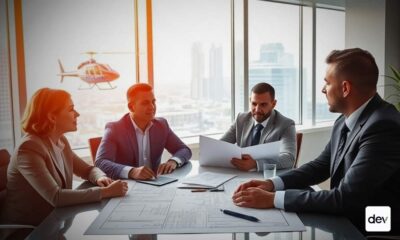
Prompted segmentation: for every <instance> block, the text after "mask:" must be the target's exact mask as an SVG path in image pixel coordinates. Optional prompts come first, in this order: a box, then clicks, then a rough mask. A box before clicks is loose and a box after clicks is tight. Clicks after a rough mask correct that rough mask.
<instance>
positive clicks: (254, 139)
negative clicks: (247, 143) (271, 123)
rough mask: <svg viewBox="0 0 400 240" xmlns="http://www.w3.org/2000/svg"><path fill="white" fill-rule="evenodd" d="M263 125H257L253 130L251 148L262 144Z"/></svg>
mask: <svg viewBox="0 0 400 240" xmlns="http://www.w3.org/2000/svg"><path fill="white" fill-rule="evenodd" d="M263 128H264V127H263V125H262V124H261V123H259V124H257V125H256V126H255V127H254V130H253V137H252V138H251V146H254V145H257V144H259V143H260V137H261V131H262V129H263Z"/></svg>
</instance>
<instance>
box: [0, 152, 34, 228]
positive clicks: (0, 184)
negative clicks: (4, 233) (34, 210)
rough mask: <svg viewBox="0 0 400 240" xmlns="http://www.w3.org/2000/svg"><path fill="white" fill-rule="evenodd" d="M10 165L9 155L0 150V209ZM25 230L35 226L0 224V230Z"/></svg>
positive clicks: (4, 196)
mask: <svg viewBox="0 0 400 240" xmlns="http://www.w3.org/2000/svg"><path fill="white" fill-rule="evenodd" d="M9 163H10V154H9V153H8V151H7V150H6V149H0V209H1V208H2V206H3V203H4V200H5V198H6V195H7V168H8V164H9ZM16 228H20V229H23V228H26V229H33V228H35V226H32V225H21V224H6V223H4V224H3V223H2V224H0V229H16Z"/></svg>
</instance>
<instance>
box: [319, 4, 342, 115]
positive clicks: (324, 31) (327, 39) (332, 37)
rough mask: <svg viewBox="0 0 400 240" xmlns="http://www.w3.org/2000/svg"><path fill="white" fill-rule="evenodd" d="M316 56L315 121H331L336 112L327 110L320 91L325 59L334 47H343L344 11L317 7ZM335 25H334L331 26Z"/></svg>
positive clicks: (322, 83)
mask: <svg viewBox="0 0 400 240" xmlns="http://www.w3.org/2000/svg"><path fill="white" fill-rule="evenodd" d="M316 18H317V32H316V34H317V44H316V45H317V46H316V50H317V56H316V68H317V72H316V121H317V122H324V121H331V120H334V119H335V118H337V117H338V114H335V113H331V112H329V108H328V104H327V100H326V97H325V94H322V93H321V90H322V87H323V86H324V78H325V73H326V66H327V65H326V63H325V59H326V57H327V56H328V54H329V53H330V52H331V51H332V50H334V49H344V47H345V44H344V41H345V37H344V34H345V31H344V29H345V13H344V12H342V11H336V10H328V9H319V8H317V16H316ZM332 26H335V27H332Z"/></svg>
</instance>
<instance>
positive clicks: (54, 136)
mask: <svg viewBox="0 0 400 240" xmlns="http://www.w3.org/2000/svg"><path fill="white" fill-rule="evenodd" d="M78 117H79V113H78V112H77V111H75V109H74V105H73V102H72V100H71V96H70V94H69V93H67V92H66V91H63V90H57V89H49V88H42V89H40V90H38V91H37V92H36V93H35V94H34V95H33V96H32V99H31V101H30V102H29V103H28V105H27V107H26V109H25V114H24V117H23V120H22V129H23V130H24V132H26V135H25V136H24V137H23V138H22V140H21V144H20V145H19V146H18V147H17V149H16V150H15V153H14V155H13V157H12V159H11V162H10V165H9V167H8V175H7V179H8V181H7V196H6V199H5V203H4V205H3V209H2V210H1V214H0V215H1V218H0V219H1V221H2V222H5V223H9V224H10V223H16V224H28V225H38V224H39V223H40V222H41V221H42V220H43V219H44V218H45V217H46V216H47V215H48V214H49V213H50V212H51V211H52V210H53V208H55V207H62V206H69V205H74V204H80V203H87V202H95V201H100V200H101V199H103V198H110V197H118V196H124V195H125V194H126V192H127V190H128V186H127V183H126V182H123V181H120V180H117V181H113V180H112V179H110V178H108V177H106V175H105V174H104V173H103V172H102V171H101V170H100V169H98V168H96V167H93V166H91V165H89V164H87V163H86V162H84V161H83V160H82V159H80V158H79V157H78V156H77V155H75V153H74V152H73V151H72V150H71V147H70V145H69V143H68V141H67V139H66V138H65V136H64V133H67V132H72V131H76V130H77V127H76V126H77V118H78ZM73 174H75V175H77V176H79V177H81V178H83V179H85V180H89V181H90V182H91V183H93V184H94V185H97V186H98V187H93V188H88V189H80V190H73V189H72V175H73ZM8 234H10V233H8ZM15 234H16V233H15V232H14V235H13V236H12V238H14V239H15V237H17V238H19V237H20V236H21V235H20V234H21V232H20V233H17V235H15ZM26 234H27V233H26V232H25V233H23V235H26ZM3 237H4V236H3Z"/></svg>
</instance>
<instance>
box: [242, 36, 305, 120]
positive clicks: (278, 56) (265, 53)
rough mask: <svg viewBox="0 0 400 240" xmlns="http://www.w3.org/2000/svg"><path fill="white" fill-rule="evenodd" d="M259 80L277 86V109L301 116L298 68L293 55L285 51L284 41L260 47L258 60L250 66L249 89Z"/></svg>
mask: <svg viewBox="0 0 400 240" xmlns="http://www.w3.org/2000/svg"><path fill="white" fill-rule="evenodd" d="M259 82H267V83H269V84H271V85H272V86H273V87H274V88H275V97H276V99H277V100H278V104H277V107H276V108H277V109H278V110H279V111H280V112H282V113H283V114H284V115H286V116H288V117H290V118H292V119H295V120H297V119H298V116H299V91H298V90H299V81H298V69H297V68H296V66H294V63H293V55H292V54H290V53H287V52H285V49H284V46H283V45H282V43H268V44H264V45H262V46H261V47H260V56H259V60H258V61H253V62H251V63H250V66H249V89H251V88H252V87H253V86H254V85H256V84H257V83H259Z"/></svg>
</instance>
